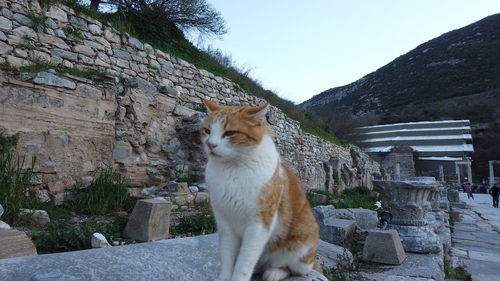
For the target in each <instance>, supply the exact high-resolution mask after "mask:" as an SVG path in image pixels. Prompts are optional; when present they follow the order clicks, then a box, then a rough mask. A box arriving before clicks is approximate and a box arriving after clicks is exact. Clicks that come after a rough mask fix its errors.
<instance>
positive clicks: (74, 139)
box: [0, 1, 380, 209]
mask: <svg viewBox="0 0 500 281" xmlns="http://www.w3.org/2000/svg"><path fill="white" fill-rule="evenodd" d="M0 9H1V10H2V11H3V13H2V15H0V23H1V25H0V63H8V64H9V65H10V66H12V67H22V66H27V65H31V64H34V63H36V62H39V61H44V62H47V63H51V64H53V65H60V66H64V67H67V68H75V69H86V70H89V69H92V70H95V71H100V72H102V73H103V75H98V76H94V77H93V78H90V79H87V78H81V77H76V76H72V75H69V74H61V73H55V71H44V72H40V73H12V72H9V71H2V72H0V87H1V88H2V92H1V93H0V95H1V98H2V104H3V107H2V111H0V129H1V130H4V131H5V132H6V133H7V134H13V133H18V132H19V133H20V134H21V136H20V141H19V144H18V147H17V150H18V151H19V152H20V153H21V154H26V155H28V157H31V156H36V157H37V162H36V168H35V170H36V172H37V175H38V177H37V179H36V181H35V182H34V184H36V185H37V186H38V194H39V197H40V198H41V199H43V200H45V201H49V200H51V201H53V202H54V203H56V204H59V203H61V202H62V201H63V200H64V197H65V196H66V195H67V193H66V190H67V189H68V188H70V187H72V186H74V185H83V186H85V185H86V184H88V183H89V182H90V181H92V179H93V176H94V172H95V171H96V170H97V169H98V168H99V167H100V166H102V165H103V164H105V165H108V166H115V167H117V168H118V169H119V171H120V173H121V174H122V175H123V176H126V177H129V178H130V179H131V183H132V187H133V188H136V189H135V190H131V193H133V194H141V192H143V191H144V193H146V194H152V193H156V192H157V191H161V189H163V188H164V187H165V185H166V184H168V183H169V182H171V181H175V180H177V181H185V180H186V179H189V180H190V181H194V182H198V183H201V182H202V181H203V170H204V166H203V165H204V164H203V163H204V162H205V160H204V156H203V154H202V151H201V149H200V147H199V143H198V129H199V122H200V120H201V119H202V118H203V116H204V113H203V112H202V111H204V109H203V106H202V103H201V98H207V99H211V100H213V101H216V102H217V103H220V104H223V105H226V104H231V105H258V104H262V103H264V102H265V101H264V100H262V99H259V98H257V97H255V96H252V95H250V94H248V93H246V92H245V91H243V90H242V89H241V88H240V87H239V86H238V85H236V84H234V83H233V82H231V81H229V80H227V79H225V78H222V77H218V76H215V75H214V74H212V73H209V72H207V71H205V70H203V69H198V68H196V67H195V66H194V65H192V64H190V63H188V62H186V61H184V60H181V59H178V58H175V57H173V56H170V55H169V54H166V53H164V52H162V51H160V50H156V49H154V48H153V47H151V46H150V45H149V44H145V43H142V42H140V41H139V40H137V39H136V38H133V37H131V36H129V35H128V34H126V33H120V32H118V31H117V30H115V29H114V28H113V27H111V26H110V25H109V24H107V23H101V22H99V21H97V20H95V19H93V18H91V17H89V16H87V15H84V14H82V13H78V12H76V11H74V10H73V9H71V8H69V7H67V6H64V5H61V4H57V3H53V4H52V5H50V6H49V7H46V6H43V5H41V4H40V2H39V1H0ZM30 13H33V14H36V15H38V16H42V17H44V19H45V20H46V25H47V26H46V27H45V28H38V27H37V26H35V24H34V23H33V22H32V21H31V20H30V19H29V18H28V17H27V15H29V14H30ZM68 30H76V31H78V32H79V34H81V36H75V35H74V34H73V33H69V32H68ZM26 40H28V41H29V42H28V43H29V44H28V43H26V42H25V41H26ZM28 45H29V47H28ZM268 121H269V123H270V124H271V125H272V126H273V129H274V130H275V132H276V142H277V144H278V147H279V149H280V152H281V154H282V155H283V157H284V158H285V159H286V160H287V161H289V162H290V163H291V165H292V167H293V168H294V170H295V171H296V172H297V174H298V176H299V177H300V178H301V179H302V181H303V182H304V186H305V187H306V188H307V189H323V190H329V191H333V192H340V191H342V190H343V189H346V188H351V187H355V186H359V185H366V186H370V185H371V179H373V177H376V176H378V175H379V174H380V169H379V164H378V163H376V162H374V161H372V160H370V159H369V158H368V157H367V155H366V154H364V153H362V152H361V150H360V149H359V148H358V147H356V146H353V145H348V146H345V147H343V146H339V145H335V144H332V143H330V142H327V141H325V140H323V139H321V138H318V137H316V136H313V135H310V134H308V133H305V132H304V131H302V130H301V128H300V124H299V123H298V122H296V121H295V120H292V119H290V118H289V117H287V116H286V115H285V114H284V113H283V112H281V111H280V110H279V109H277V108H275V107H271V110H270V113H269V115H268ZM28 160H29V159H28ZM27 162H29V161H27ZM145 188H147V190H144V189H145ZM195 196H196V193H195V194H193V197H195ZM203 196H204V195H202V196H201V197H203ZM176 197H178V198H179V202H173V203H174V206H173V208H174V209H175V208H177V207H182V206H186V207H189V206H191V205H192V204H194V199H193V198H191V196H189V197H188V196H187V195H186V196H184V197H183V198H181V197H182V196H180V195H179V196H176Z"/></svg>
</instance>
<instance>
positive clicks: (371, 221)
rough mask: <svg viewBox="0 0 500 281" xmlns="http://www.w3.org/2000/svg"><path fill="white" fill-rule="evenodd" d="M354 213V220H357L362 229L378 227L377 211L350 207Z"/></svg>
mask: <svg viewBox="0 0 500 281" xmlns="http://www.w3.org/2000/svg"><path fill="white" fill-rule="evenodd" d="M348 210H349V211H351V212H352V213H353V215H354V220H356V225H357V226H358V227H359V228H362V229H374V228H377V224H378V218H377V212H375V211H372V210H368V209H363V208H358V209H348Z"/></svg>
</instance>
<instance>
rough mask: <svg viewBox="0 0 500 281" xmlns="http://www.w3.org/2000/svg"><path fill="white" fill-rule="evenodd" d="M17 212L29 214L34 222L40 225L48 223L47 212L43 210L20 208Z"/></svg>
mask: <svg viewBox="0 0 500 281" xmlns="http://www.w3.org/2000/svg"><path fill="white" fill-rule="evenodd" d="M19 214H20V215H26V216H29V217H30V218H31V220H32V221H33V222H34V223H36V224H37V225H40V226H45V225H48V224H49V223H50V217H49V214H48V213H47V211H45V210H30V209H20V211H19Z"/></svg>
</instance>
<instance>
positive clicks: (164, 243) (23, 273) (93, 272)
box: [0, 234, 328, 281]
mask: <svg viewBox="0 0 500 281" xmlns="http://www.w3.org/2000/svg"><path fill="white" fill-rule="evenodd" d="M217 241H218V237H217V235H216V234H211V235H204V236H197V237H189V238H180V239H170V240H161V241H155V242H147V243H140V244H132V245H126V246H117V247H107V248H101V249H93V250H84V251H75V252H67V253H59V254H47V255H40V256H35V257H22V258H14V259H2V260H0V280H16V281H29V280H30V278H31V277H32V276H33V275H35V274H42V273H47V272H50V273H54V272H57V273H61V274H67V275H71V276H73V277H75V278H81V279H83V280H86V281H102V280H120V281H137V280H148V281H157V280H158V281H160V280H161V281H165V280H168V281H186V280H197V281H205V280H206V281H208V280H214V279H215V278H216V276H217V272H218V270H219V267H220V263H219V258H218V256H219V254H218V242H217ZM252 280H254V281H259V280H260V278H258V277H256V278H254V279H252ZM286 280H288V281H312V280H315V281H328V280H327V279H326V278H325V277H324V276H323V275H321V274H319V273H318V272H316V271H313V272H311V273H310V274H309V275H308V276H306V277H293V278H288V279H286Z"/></svg>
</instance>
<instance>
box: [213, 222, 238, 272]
mask: <svg viewBox="0 0 500 281" xmlns="http://www.w3.org/2000/svg"><path fill="white" fill-rule="evenodd" d="M217 234H218V235H219V251H220V260H221V270H220V273H219V277H218V278H217V279H216V281H231V276H232V274H233V269H234V264H235V262H236V256H237V254H238V248H239V247H240V244H241V241H240V239H239V238H238V236H237V235H236V234H235V233H234V232H233V231H232V230H231V228H229V226H228V225H227V224H226V223H225V222H224V221H222V219H219V220H218V222H217Z"/></svg>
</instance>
